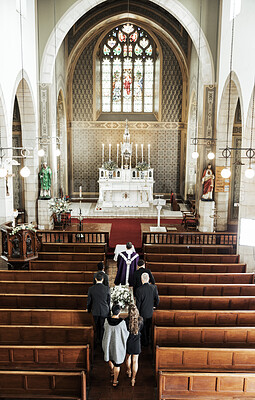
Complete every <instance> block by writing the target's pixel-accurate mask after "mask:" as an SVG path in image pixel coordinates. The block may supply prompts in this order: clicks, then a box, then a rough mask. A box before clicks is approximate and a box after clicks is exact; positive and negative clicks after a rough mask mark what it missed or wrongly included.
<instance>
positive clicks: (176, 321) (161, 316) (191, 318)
mask: <svg viewBox="0 0 255 400" xmlns="http://www.w3.org/2000/svg"><path fill="white" fill-rule="evenodd" d="M152 324H153V325H157V326H255V311H253V310H249V311H247V310H233V311H229V310H217V311H214V310H206V311H205V310H155V311H154V313H153V316H152Z"/></svg>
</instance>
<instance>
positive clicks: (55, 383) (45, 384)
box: [0, 371, 86, 400]
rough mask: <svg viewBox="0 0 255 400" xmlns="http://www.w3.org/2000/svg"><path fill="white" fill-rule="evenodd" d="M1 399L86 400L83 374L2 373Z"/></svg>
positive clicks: (0, 377) (0, 380)
mask: <svg viewBox="0 0 255 400" xmlns="http://www.w3.org/2000/svg"><path fill="white" fill-rule="evenodd" d="M0 388H1V392H0V397H1V398H23V399H28V398H29V399H32V398H35V399H38V398H43V399H62V400H86V377H85V373H84V372H83V371H82V372H55V371H52V372H50V371H48V372H42V371H0Z"/></svg>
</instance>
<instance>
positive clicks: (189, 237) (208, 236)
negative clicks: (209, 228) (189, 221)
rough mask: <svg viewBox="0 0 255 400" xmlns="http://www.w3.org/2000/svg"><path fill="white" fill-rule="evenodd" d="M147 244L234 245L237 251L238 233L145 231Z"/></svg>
mask: <svg viewBox="0 0 255 400" xmlns="http://www.w3.org/2000/svg"><path fill="white" fill-rule="evenodd" d="M145 244H175V245H178V244H182V245H183V244H184V245H185V244H186V245H187V246H189V245H207V246H221V245H224V246H225V245H232V246H233V248H234V251H236V245H237V234H236V233H232V232H214V233H205V232H162V233H156V232H143V246H144V245H145Z"/></svg>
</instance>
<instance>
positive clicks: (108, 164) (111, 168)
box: [103, 160, 117, 171]
mask: <svg viewBox="0 0 255 400" xmlns="http://www.w3.org/2000/svg"><path fill="white" fill-rule="evenodd" d="M103 167H104V169H106V170H107V171H115V169H117V164H116V162H115V161H112V160H109V161H105V162H104V164H103Z"/></svg>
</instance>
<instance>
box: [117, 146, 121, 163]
mask: <svg viewBox="0 0 255 400" xmlns="http://www.w3.org/2000/svg"><path fill="white" fill-rule="evenodd" d="M119 146H120V145H119V143H117V167H118V161H119Z"/></svg>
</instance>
